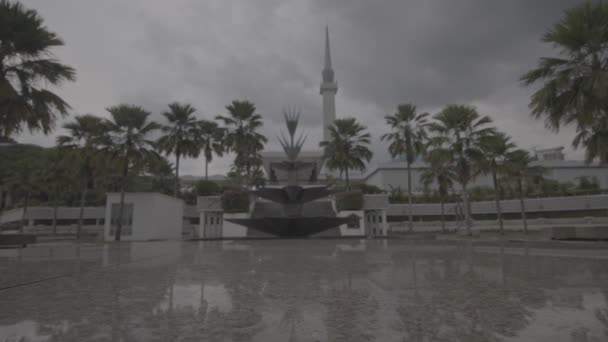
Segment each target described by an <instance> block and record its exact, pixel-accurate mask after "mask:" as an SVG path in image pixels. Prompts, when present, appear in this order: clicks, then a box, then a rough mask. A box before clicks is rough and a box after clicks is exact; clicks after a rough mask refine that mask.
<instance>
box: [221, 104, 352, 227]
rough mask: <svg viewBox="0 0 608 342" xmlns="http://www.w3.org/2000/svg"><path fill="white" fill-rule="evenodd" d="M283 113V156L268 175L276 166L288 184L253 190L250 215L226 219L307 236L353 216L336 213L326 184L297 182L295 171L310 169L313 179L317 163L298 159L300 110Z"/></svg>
mask: <svg viewBox="0 0 608 342" xmlns="http://www.w3.org/2000/svg"><path fill="white" fill-rule="evenodd" d="M283 116H284V118H285V124H286V126H287V132H288V135H289V137H288V138H287V137H285V136H284V135H283V134H282V133H281V135H280V137H279V138H278V139H279V142H280V144H281V146H282V147H283V151H284V152H285V155H286V159H285V160H283V161H281V162H280V163H278V164H275V165H273V168H271V171H270V175H269V178H270V179H271V180H273V178H275V175H274V172H275V171H274V168H276V169H277V170H280V171H283V172H286V173H287V184H284V185H279V186H268V187H262V188H259V189H257V190H255V191H252V193H253V194H254V195H255V197H256V200H255V202H254V203H253V205H252V206H251V208H252V209H251V211H250V214H249V218H239V219H236V218H234V219H227V221H229V222H233V223H236V224H239V225H242V226H245V227H247V228H249V229H255V230H257V231H261V232H264V233H267V234H271V235H274V236H277V237H307V236H310V235H314V234H317V233H320V232H323V231H326V230H328V229H331V228H335V227H338V226H340V225H342V224H347V223H349V222H351V221H352V220H353V218H352V217H337V216H336V210H335V209H334V205H333V203H332V201H331V200H329V199H326V198H327V197H328V196H329V195H331V191H330V190H329V189H328V188H327V186H324V185H306V186H303V185H300V184H298V182H299V181H298V179H299V177H298V173H300V174H302V173H303V172H306V173H308V172H310V177H309V181H310V182H313V183H314V182H316V180H317V172H318V170H317V165H316V164H315V163H311V162H304V161H300V160H298V156H299V154H300V151H301V150H302V146H303V145H304V142H305V141H306V137H305V136H303V135H300V136H299V138H297V139H296V130H297V127H298V122H299V118H300V113H299V112H296V111H290V112H284V113H283ZM323 199H325V200H323Z"/></svg>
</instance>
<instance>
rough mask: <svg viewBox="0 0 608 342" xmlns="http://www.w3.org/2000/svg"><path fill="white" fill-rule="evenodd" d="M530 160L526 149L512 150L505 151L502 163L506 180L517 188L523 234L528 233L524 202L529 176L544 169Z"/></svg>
mask: <svg viewBox="0 0 608 342" xmlns="http://www.w3.org/2000/svg"><path fill="white" fill-rule="evenodd" d="M532 161H533V159H532V157H531V156H530V153H529V152H528V151H526V150H514V151H511V152H509V153H507V155H506V158H505V162H504V164H503V169H504V174H505V177H506V181H507V182H509V181H510V182H513V183H515V187H516V189H517V190H516V191H517V194H518V197H519V205H520V209H521V219H522V222H523V225H524V233H525V234H528V222H527V220H526V207H525V203H524V198H525V196H526V192H525V190H526V188H527V183H528V182H529V180H530V179H531V178H533V177H536V176H538V175H540V174H542V173H543V171H544V170H543V169H542V168H541V167H539V166H536V167H533V166H531V165H530V164H531V163H532Z"/></svg>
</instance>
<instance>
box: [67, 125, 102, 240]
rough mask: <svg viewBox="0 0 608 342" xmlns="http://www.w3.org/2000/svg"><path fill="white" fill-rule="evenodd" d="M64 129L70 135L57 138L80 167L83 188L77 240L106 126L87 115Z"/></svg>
mask: <svg viewBox="0 0 608 342" xmlns="http://www.w3.org/2000/svg"><path fill="white" fill-rule="evenodd" d="M63 128H65V129H66V130H67V131H68V135H61V136H59V137H57V143H58V145H59V146H60V147H62V148H65V149H68V150H70V151H71V157H72V159H73V160H74V161H75V163H76V164H77V165H78V172H77V175H78V177H79V178H80V181H81V186H82V188H81V189H82V191H81V193H80V194H81V195H80V210H79V213H78V226H77V228H76V238H77V239H78V238H79V237H80V233H81V231H82V224H83V220H84V207H85V204H86V199H87V193H88V191H89V188H90V186H91V185H92V184H93V177H94V176H95V170H96V168H95V166H96V165H95V164H96V161H97V160H96V158H97V157H98V155H97V153H98V151H99V148H100V146H99V144H100V142H101V137H102V134H103V133H104V124H103V120H102V119H101V118H99V117H97V116H94V115H91V114H86V115H79V116H76V117H75V118H74V121H73V122H68V123H66V124H65V125H63Z"/></svg>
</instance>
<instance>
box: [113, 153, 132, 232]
mask: <svg viewBox="0 0 608 342" xmlns="http://www.w3.org/2000/svg"><path fill="white" fill-rule="evenodd" d="M128 175H129V159H128V158H127V160H126V161H125V165H124V167H123V169H122V180H121V182H120V206H119V208H118V222H117V223H116V232H115V233H114V241H120V233H121V231H122V216H123V213H124V208H125V188H126V185H127V176H128Z"/></svg>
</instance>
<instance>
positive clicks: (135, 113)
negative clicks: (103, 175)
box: [103, 104, 160, 241]
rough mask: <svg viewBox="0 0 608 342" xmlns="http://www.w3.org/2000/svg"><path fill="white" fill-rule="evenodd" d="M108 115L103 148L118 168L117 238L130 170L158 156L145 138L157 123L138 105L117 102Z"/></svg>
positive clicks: (118, 237) (151, 143)
mask: <svg viewBox="0 0 608 342" xmlns="http://www.w3.org/2000/svg"><path fill="white" fill-rule="evenodd" d="M108 112H109V113H110V115H111V118H110V119H109V120H106V121H105V122H104V126H105V130H106V133H105V137H104V139H103V151H104V152H105V153H107V154H108V155H109V156H111V158H112V160H114V161H115V162H116V166H117V167H118V169H119V170H120V208H119V211H118V222H117V226H116V231H115V232H116V233H115V236H114V239H115V240H116V241H120V234H121V231H122V220H123V212H124V205H125V191H126V188H127V182H128V180H129V176H130V172H131V171H137V170H142V169H143V168H144V166H145V165H146V164H147V163H149V162H150V161H151V160H157V159H158V158H160V156H159V155H158V154H157V153H156V152H155V143H154V142H153V141H152V140H149V139H148V136H149V135H150V133H152V132H154V131H155V130H158V129H159V128H160V125H159V124H157V123H156V122H154V121H150V120H148V117H149V116H150V113H149V112H148V111H146V110H145V109H143V108H142V107H139V106H134V105H127V104H120V105H117V106H114V107H110V108H108Z"/></svg>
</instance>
